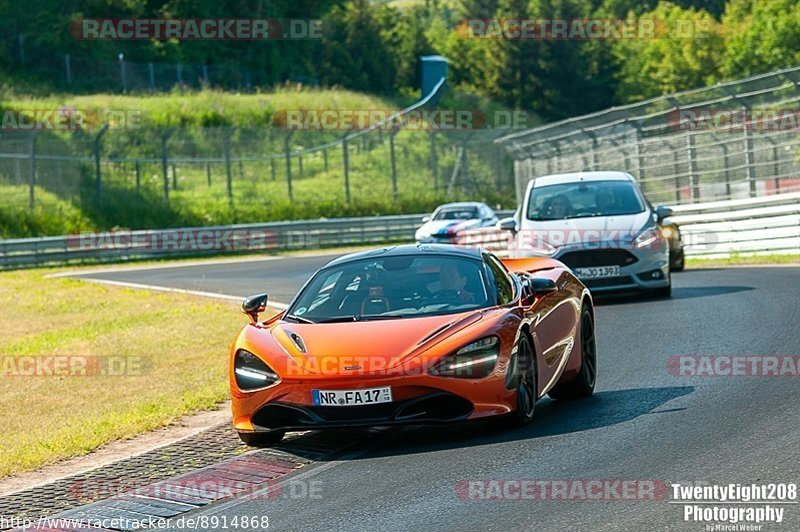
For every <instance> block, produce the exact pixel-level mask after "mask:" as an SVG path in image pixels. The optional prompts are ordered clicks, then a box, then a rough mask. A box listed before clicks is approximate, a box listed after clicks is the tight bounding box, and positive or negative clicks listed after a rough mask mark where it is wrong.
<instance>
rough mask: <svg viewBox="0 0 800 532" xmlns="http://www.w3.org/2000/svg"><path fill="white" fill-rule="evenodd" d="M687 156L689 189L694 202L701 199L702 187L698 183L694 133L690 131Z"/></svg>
mask: <svg viewBox="0 0 800 532" xmlns="http://www.w3.org/2000/svg"><path fill="white" fill-rule="evenodd" d="M686 156H687V158H688V160H687V162H688V163H689V189H690V190H691V193H692V203H696V202H697V201H698V200H699V199H700V188H699V186H698V183H697V165H696V161H695V156H696V153H695V148H694V135H692V134H691V133H688V134H687V136H686Z"/></svg>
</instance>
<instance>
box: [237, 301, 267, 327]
mask: <svg viewBox="0 0 800 532" xmlns="http://www.w3.org/2000/svg"><path fill="white" fill-rule="evenodd" d="M267 297H268V296H267V294H258V295H255V296H250V297H248V298H245V300H244V301H242V312H244V313H245V314H247V315H248V316H249V317H250V321H251V322H252V323H257V322H258V315H259V314H261V313H262V312H264V311H265V310H267Z"/></svg>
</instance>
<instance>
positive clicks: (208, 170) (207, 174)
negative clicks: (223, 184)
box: [206, 161, 211, 186]
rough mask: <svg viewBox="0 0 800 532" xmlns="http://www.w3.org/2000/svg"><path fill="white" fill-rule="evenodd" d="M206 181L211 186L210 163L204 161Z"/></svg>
mask: <svg viewBox="0 0 800 532" xmlns="http://www.w3.org/2000/svg"><path fill="white" fill-rule="evenodd" d="M206 181H207V182H208V186H211V163H210V162H208V161H206Z"/></svg>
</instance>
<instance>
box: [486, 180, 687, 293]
mask: <svg viewBox="0 0 800 532" xmlns="http://www.w3.org/2000/svg"><path fill="white" fill-rule="evenodd" d="M671 214H672V209H670V208H669V207H666V206H659V207H657V208H653V207H651V206H650V204H649V203H648V202H647V200H646V199H645V197H644V195H643V194H642V191H641V190H640V189H639V186H638V185H637V184H636V180H635V179H634V178H633V176H631V175H630V174H628V173H626V172H617V171H614V172H576V173H569V174H557V175H548V176H544V177H537V178H534V179H532V180H531V181H530V182H529V183H528V187H527V190H526V192H525V199H524V202H523V204H522V208H521V209H520V210H519V211H518V212H517V214H516V216H515V217H514V218H505V219H503V220H501V221H500V222H498V224H497V226H498V227H499V228H500V229H504V230H511V231H513V232H514V238H513V239H512V241H511V242H512V243H511V250H510V253H511V255H512V256H518V257H524V256H532V255H539V256H541V255H545V256H549V257H553V258H555V259H558V260H560V261H561V262H563V263H564V264H566V265H567V266H569V267H570V268H571V269H572V270H573V271H574V272H575V274H576V276H577V277H579V278H580V279H581V281H583V283H584V284H585V285H586V286H587V287H588V288H589V289H590V290H591V291H592V292H610V291H631V290H636V291H644V292H646V293H649V294H651V295H654V296H661V297H666V296H669V295H670V293H671V286H672V282H671V277H670V257H669V243H668V241H667V239H666V238H665V237H664V235H663V233H662V229H661V227H660V226H659V224H660V223H661V222H662V221H663V220H664V219H665V218H667V217H668V216H670V215H671Z"/></svg>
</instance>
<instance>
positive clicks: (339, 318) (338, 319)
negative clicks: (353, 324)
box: [317, 316, 361, 323]
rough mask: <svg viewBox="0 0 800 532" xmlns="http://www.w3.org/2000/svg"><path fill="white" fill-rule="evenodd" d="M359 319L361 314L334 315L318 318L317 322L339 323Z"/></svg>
mask: <svg viewBox="0 0 800 532" xmlns="http://www.w3.org/2000/svg"><path fill="white" fill-rule="evenodd" d="M360 319H361V316H334V317H333V318H325V319H324V320H319V321H318V322H317V323H339V322H345V321H358V320H360Z"/></svg>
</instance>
